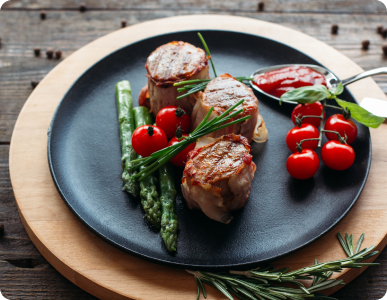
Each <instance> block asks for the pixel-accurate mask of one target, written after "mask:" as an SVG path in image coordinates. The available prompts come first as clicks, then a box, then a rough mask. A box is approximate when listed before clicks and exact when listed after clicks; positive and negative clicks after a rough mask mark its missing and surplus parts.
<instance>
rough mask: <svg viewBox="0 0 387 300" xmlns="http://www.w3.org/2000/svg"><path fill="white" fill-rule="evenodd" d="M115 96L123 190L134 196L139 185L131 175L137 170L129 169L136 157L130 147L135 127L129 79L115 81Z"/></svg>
mask: <svg viewBox="0 0 387 300" xmlns="http://www.w3.org/2000/svg"><path fill="white" fill-rule="evenodd" d="M116 98H117V110H118V122H119V124H120V140H121V148H122V158H121V162H122V168H123V172H122V180H123V182H124V187H123V190H125V191H127V192H128V193H130V194H132V195H133V196H135V197H136V196H137V195H138V191H139V187H138V183H137V180H136V179H135V178H133V175H135V174H136V173H137V172H133V171H131V170H130V166H131V161H132V160H134V159H136V158H137V154H136V152H135V151H134V150H133V147H132V134H133V131H134V130H135V129H136V127H135V126H134V117H133V101H132V90H131V87H130V83H129V81H127V80H124V81H121V82H118V83H117V85H116Z"/></svg>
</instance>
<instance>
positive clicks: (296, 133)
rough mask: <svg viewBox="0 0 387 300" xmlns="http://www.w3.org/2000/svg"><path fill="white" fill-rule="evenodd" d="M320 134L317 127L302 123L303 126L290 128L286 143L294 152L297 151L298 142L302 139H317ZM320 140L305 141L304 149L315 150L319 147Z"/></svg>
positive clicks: (303, 143)
mask: <svg viewBox="0 0 387 300" xmlns="http://www.w3.org/2000/svg"><path fill="white" fill-rule="evenodd" d="M319 136H320V133H319V131H318V130H317V128H316V127H314V126H313V125H310V124H302V125H301V127H297V126H296V127H294V128H292V129H290V130H289V132H288V134H287V135H286V145H288V148H289V149H290V151H292V152H297V148H296V147H297V144H298V143H300V141H301V140H305V139H315V138H318V137H319ZM317 145H318V141H317V140H316V141H305V142H302V145H301V147H302V149H311V150H314V149H316V148H317Z"/></svg>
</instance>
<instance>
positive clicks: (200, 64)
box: [145, 42, 209, 115]
mask: <svg viewBox="0 0 387 300" xmlns="http://www.w3.org/2000/svg"><path fill="white" fill-rule="evenodd" d="M145 68H146V69H147V71H148V74H147V77H148V90H149V99H150V107H151V112H153V113H154V114H155V115H156V114H157V113H158V112H159V110H160V109H161V108H163V107H165V106H168V105H176V106H180V107H181V108H183V109H184V110H186V111H187V112H189V113H191V112H192V108H193V106H194V105H195V101H196V98H195V97H193V96H187V97H184V98H182V99H179V100H176V98H177V96H179V95H182V94H184V92H181V93H178V92H177V87H174V86H173V84H174V83H176V82H180V81H184V80H188V79H207V78H209V74H208V57H207V56H206V53H205V52H204V50H202V49H200V48H196V47H195V46H193V45H191V44H189V43H185V42H171V43H168V44H165V45H162V46H160V47H158V48H157V49H156V50H155V51H153V52H152V53H151V55H150V56H149V57H148V59H147V61H146V64H145Z"/></svg>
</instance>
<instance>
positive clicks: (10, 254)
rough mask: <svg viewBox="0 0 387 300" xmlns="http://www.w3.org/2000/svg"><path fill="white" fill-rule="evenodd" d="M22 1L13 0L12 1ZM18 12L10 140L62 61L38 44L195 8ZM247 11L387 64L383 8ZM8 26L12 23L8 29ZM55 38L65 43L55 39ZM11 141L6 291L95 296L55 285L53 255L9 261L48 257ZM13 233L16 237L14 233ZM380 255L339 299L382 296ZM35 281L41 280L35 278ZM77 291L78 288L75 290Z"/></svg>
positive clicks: (73, 41)
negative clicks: (31, 224)
mask: <svg viewBox="0 0 387 300" xmlns="http://www.w3.org/2000/svg"><path fill="white" fill-rule="evenodd" d="M16 2H17V1H16V0H13V1H11V2H9V3H16ZM28 2H30V1H28ZM353 2H355V1H353ZM369 2H372V1H369ZM374 2H375V3H378V2H377V1H374ZM50 3H51V2H50ZM58 3H59V2H58ZM66 3H67V2H66ZM93 3H94V2H93ZM379 5H381V4H379ZM48 6H49V5H47V7H48ZM37 9H38V8H37ZM199 12H200V11H199ZM371 12H372V11H371ZM13 13H15V12H12V11H3V10H2V11H0V36H1V37H2V38H3V47H2V49H0V141H2V140H3V138H5V139H6V140H7V139H8V140H9V137H10V134H11V132H12V128H13V124H14V122H15V120H16V117H17V115H18V113H19V111H20V108H21V106H22V105H23V104H24V101H25V99H26V98H27V97H28V95H29V93H30V92H31V90H32V89H31V88H30V81H31V80H32V79H37V80H39V79H41V78H43V77H44V75H45V74H46V73H47V72H48V71H49V70H51V68H53V66H55V65H56V63H57V61H49V60H46V59H45V58H36V59H35V58H33V53H32V48H33V47H35V46H36V45H37V44H39V45H40V46H41V47H42V48H43V47H60V48H61V49H62V50H65V55H64V56H68V55H69V54H71V53H72V52H73V51H74V50H76V49H77V48H79V47H81V46H83V45H84V44H86V43H88V42H89V41H92V40H94V39H95V38H97V37H99V36H102V35H104V34H106V33H109V32H111V31H113V30H116V29H117V28H119V27H120V20H121V19H122V18H124V19H127V20H128V23H129V24H134V23H137V22H140V21H145V20H150V19H153V18H161V17H165V16H172V15H176V14H183V13H184V14H189V13H191V11H189V10H186V11H176V12H169V11H167V9H166V8H164V11H161V12H149V11H148V8H147V9H144V10H143V11H136V12H99V11H94V12H88V13H86V14H79V13H78V12H58V14H57V12H51V11H49V12H48V19H47V20H46V21H44V22H41V21H40V20H39V13H38V12H22V13H21V14H13ZM239 15H248V16H251V17H255V18H261V19H264V20H268V21H272V22H276V23H281V24H284V25H286V26H289V27H292V28H295V29H298V30H301V31H303V32H305V33H307V34H310V35H312V36H314V37H317V38H318V39H320V40H322V41H324V42H327V43H328V44H330V45H333V46H334V47H335V48H336V49H339V50H340V51H342V52H343V53H344V54H346V55H347V56H349V57H351V58H352V59H353V60H354V61H355V62H357V63H358V64H359V65H361V66H362V67H363V68H366V69H367V68H371V67H379V66H382V65H384V66H385V65H386V60H385V58H383V56H382V55H381V51H380V44H381V43H382V42H383V41H384V39H382V38H381V37H380V36H378V35H374V28H375V27H376V25H377V24H378V23H383V21H384V18H383V16H375V15H344V16H337V15H324V16H319V15H314V14H291V15H281V14H266V13H264V14H260V13H248V14H239ZM57 18H58V19H57ZM56 19H57V20H58V21H56ZM333 22H336V23H339V24H340V35H339V36H337V37H336V36H331V35H330V34H329V29H330V23H333ZM16 23H17V26H15V24H16ZM35 26H38V28H36V27H35ZM63 26H64V27H63ZM63 28H66V30H63ZM67 28H68V29H67ZM5 29H7V31H4V30H5ZM8 29H12V30H8ZM343 29H344V30H343ZM9 31H12V32H9ZM371 37H372V39H371ZM363 38H370V39H371V49H370V51H369V52H368V53H366V52H362V51H360V50H359V48H360V41H361V40H362V39H363ZM52 41H55V43H58V44H55V45H53V43H52ZM7 76H9V77H7ZM384 78H385V77H380V78H378V83H379V84H380V85H382V87H383V88H384V91H385V92H387V80H386V79H384ZM5 79H6V80H5ZM3 118H7V119H3ZM3 121H4V122H3ZM3 130H4V133H3ZM4 149H6V151H5V150H4ZM7 149H8V147H7V146H0V199H1V200H0V223H5V225H6V236H5V238H3V239H0V255H1V256H0V261H1V262H0V274H2V275H3V274H6V272H5V269H7V268H13V270H14V272H15V273H13V274H12V276H8V277H7V279H6V280H3V281H1V280H2V279H3V277H2V276H0V289H1V290H2V291H3V290H4V295H6V296H7V298H9V299H37V298H39V299H94V298H93V297H91V296H90V298H87V297H88V296H86V294H85V293H84V294H76V292H74V291H77V290H78V291H79V289H77V287H75V286H74V285H72V284H70V283H69V284H68V285H66V287H65V288H63V290H60V289H55V290H53V289H51V284H52V281H51V280H54V279H55V280H58V282H60V280H65V279H64V278H63V277H62V276H61V275H60V274H59V273H57V272H56V271H55V270H54V269H53V268H52V267H51V266H50V265H49V264H48V263H47V262H46V265H44V266H45V267H46V268H47V269H49V268H51V271H50V272H47V275H44V274H43V275H36V274H35V273H37V272H38V269H35V268H33V269H28V270H27V271H28V272H32V273H28V274H27V273H26V272H25V268H18V267H16V266H14V265H12V264H10V263H8V262H7V263H5V264H4V261H5V259H8V260H10V261H13V262H14V263H15V261H18V260H26V261H27V263H26V265H28V259H30V260H33V261H37V262H39V265H38V266H37V267H40V266H42V265H43V264H41V263H40V262H41V261H42V258H41V256H40V254H39V253H38V252H37V250H36V248H35V247H34V245H33V244H32V242H31V241H30V240H29V238H28V236H27V235H26V233H25V231H24V228H23V226H22V225H21V223H20V219H19V216H18V213H17V209H16V205H15V202H14V198H13V193H12V190H11V186H10V183H9V175H8V165H7V161H8V150H7ZM9 234H10V235H11V237H12V238H8V237H7V236H8V235H9ZM2 246H4V247H2ZM39 256H40V258H39ZM377 261H378V262H381V263H382V266H381V267H373V268H370V269H368V270H367V271H366V272H365V273H364V274H362V275H361V276H360V277H359V278H357V279H356V280H354V281H353V282H352V283H350V284H349V285H348V286H347V287H345V288H343V289H342V290H341V291H339V292H338V293H336V294H335V295H334V296H335V297H337V298H339V299H380V298H381V297H382V296H383V295H384V293H385V290H386V284H385V282H386V279H387V278H386V273H385V267H384V266H386V264H387V249H385V250H384V251H383V253H382V254H381V255H380V257H379V258H378V259H377ZM47 269H45V270H47ZM7 272H8V271H7ZM42 273H45V271H42ZM26 274H27V275H28V276H27V275H26ZM34 278H36V280H35V281H33V280H34ZM52 278H54V279H52ZM32 282H33V284H31V283H32ZM65 282H67V280H65ZM5 284H9V285H8V286H7V288H5ZM30 285H31V286H32V287H30ZM38 286H40V287H41V291H40V292H39V293H36V291H34V289H37V288H36V287H38ZM54 286H55V284H54ZM72 292H74V293H75V294H74V295H73V296H72V294H71V293H72ZM69 295H70V296H69Z"/></svg>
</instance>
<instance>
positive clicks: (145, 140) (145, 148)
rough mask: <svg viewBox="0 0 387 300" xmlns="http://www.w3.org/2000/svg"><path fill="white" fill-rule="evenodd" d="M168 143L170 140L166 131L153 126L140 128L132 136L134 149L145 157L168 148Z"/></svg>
mask: <svg viewBox="0 0 387 300" xmlns="http://www.w3.org/2000/svg"><path fill="white" fill-rule="evenodd" d="M167 143H168V140H167V136H166V135H165V133H164V131H163V130H162V129H160V128H159V127H157V126H153V125H143V126H140V127H138V128H137V129H136V130H135V131H134V132H133V135H132V147H133V149H134V151H136V153H137V154H139V155H141V156H144V157H147V156H149V155H151V154H152V153H153V152H156V151H159V150H161V149H163V148H165V147H167Z"/></svg>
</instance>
